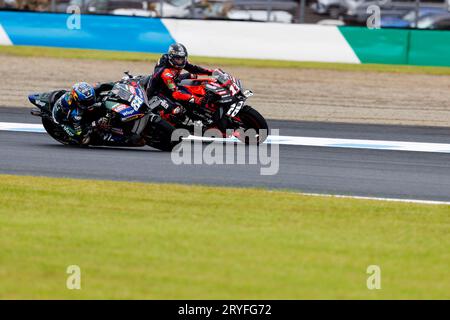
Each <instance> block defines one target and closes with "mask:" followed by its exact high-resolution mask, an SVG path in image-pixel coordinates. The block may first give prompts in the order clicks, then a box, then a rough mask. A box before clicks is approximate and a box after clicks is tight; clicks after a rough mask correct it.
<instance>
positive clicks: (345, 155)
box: [0, 108, 450, 201]
mask: <svg viewBox="0 0 450 320" xmlns="http://www.w3.org/2000/svg"><path fill="white" fill-rule="evenodd" d="M0 122H2V123H7V122H14V123H40V118H37V117H33V116H31V115H30V114H29V109H25V108H23V109H20V108H0ZM269 126H270V128H276V129H279V130H280V135H283V136H298V137H316V138H333V139H334V138H339V139H366V140H381V141H384V140H386V141H405V142H408V141H409V142H419V143H421V142H425V143H433V144H450V128H433V127H406V126H405V127H402V126H387V125H358V124H339V123H325V122H322V123H319V122H298V121H295V122H294V121H269ZM260 169H261V165H249V164H247V165H207V164H201V165H188V164H182V165H175V164H174V163H173V162H172V160H171V154H170V153H164V152H159V151H157V150H154V149H152V148H149V147H145V148H106V147H90V148H86V149H84V148H76V147H67V146H63V145H60V144H58V143H57V142H56V141H54V140H53V139H52V138H51V137H50V136H48V135H47V134H43V133H35V132H12V131H7V130H6V131H0V173H5V174H18V175H37V176H52V177H73V178H92V179H106V180H126V181H143V182H177V183H187V184H205V185H223V186H231V187H233V186H234V187H262V188H269V189H291V190H297V191H300V192H306V193H324V194H336V195H354V196H363V197H386V198H399V199H416V200H434V201H450V153H446V152H416V151H396V150H374V149H366V148H364V147H361V148H347V147H345V145H341V146H340V147H337V148H333V147H326V146H303V145H280V146H279V171H278V173H277V174H276V175H261V174H260ZM243 192H245V191H243Z"/></svg>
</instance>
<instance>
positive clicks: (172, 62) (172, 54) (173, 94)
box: [147, 43, 213, 105]
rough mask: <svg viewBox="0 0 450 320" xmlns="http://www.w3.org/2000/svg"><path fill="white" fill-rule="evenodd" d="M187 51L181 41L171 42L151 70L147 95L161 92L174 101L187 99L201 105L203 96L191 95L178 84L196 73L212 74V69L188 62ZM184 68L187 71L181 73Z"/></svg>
mask: <svg viewBox="0 0 450 320" xmlns="http://www.w3.org/2000/svg"><path fill="white" fill-rule="evenodd" d="M187 58H188V52H187V50H186V47H185V46H183V45H182V44H181V43H175V44H172V45H171V46H170V47H169V50H168V53H166V54H164V55H163V56H162V57H161V58H160V59H159V61H158V63H157V64H156V66H155V70H154V72H153V75H152V78H151V80H150V81H151V82H150V85H149V88H148V91H147V94H148V96H149V97H150V96H153V95H159V94H162V95H163V96H165V97H167V98H172V99H173V100H175V101H188V102H190V103H192V104H195V105H202V103H203V98H202V97H197V96H194V95H192V94H191V93H189V92H187V90H183V87H180V86H178V82H179V81H181V80H183V79H195V78H196V77H197V75H208V76H210V75H212V72H213V71H212V70H209V69H205V68H202V67H200V66H197V65H193V64H190V63H189V62H188V60H187ZM183 70H186V71H187V72H188V73H184V74H181V71H183Z"/></svg>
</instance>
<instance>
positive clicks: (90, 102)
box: [78, 97, 95, 108]
mask: <svg viewBox="0 0 450 320" xmlns="http://www.w3.org/2000/svg"><path fill="white" fill-rule="evenodd" d="M94 102H95V98H94V97H90V98H88V99H83V100H81V101H78V104H79V106H80V107H81V108H89V107H91V106H92V105H93V104H94Z"/></svg>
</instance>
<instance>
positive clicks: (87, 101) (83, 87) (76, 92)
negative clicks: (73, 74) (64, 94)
mask: <svg viewBox="0 0 450 320" xmlns="http://www.w3.org/2000/svg"><path fill="white" fill-rule="evenodd" d="M70 96H71V98H72V101H73V102H74V103H76V104H77V105H78V106H79V107H80V108H81V109H87V108H89V107H91V106H92V105H93V104H94V103H95V90H94V88H93V87H92V86H91V85H90V84H88V83H86V82H79V83H75V84H74V85H73V86H72V91H71V92H70Z"/></svg>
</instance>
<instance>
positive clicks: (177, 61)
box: [172, 56, 186, 67]
mask: <svg viewBox="0 0 450 320" xmlns="http://www.w3.org/2000/svg"><path fill="white" fill-rule="evenodd" d="M172 63H173V64H174V65H175V66H177V67H184V66H185V65H186V57H180V56H175V57H173V58H172Z"/></svg>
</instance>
